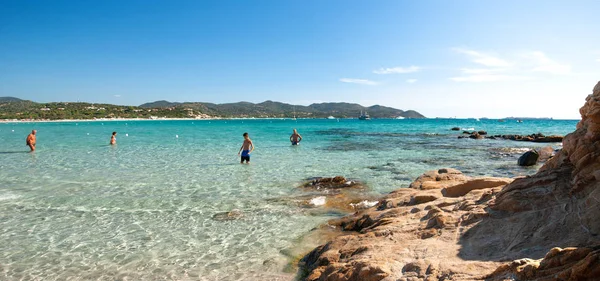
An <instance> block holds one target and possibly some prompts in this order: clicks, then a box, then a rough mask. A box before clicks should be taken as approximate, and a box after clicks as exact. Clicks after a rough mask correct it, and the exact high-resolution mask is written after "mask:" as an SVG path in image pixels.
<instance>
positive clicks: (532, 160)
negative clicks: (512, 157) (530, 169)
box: [517, 150, 540, 166]
mask: <svg viewBox="0 0 600 281" xmlns="http://www.w3.org/2000/svg"><path fill="white" fill-rule="evenodd" d="M539 158H540V154H539V153H538V152H537V151H535V150H530V151H527V152H525V153H523V155H521V157H519V160H518V161H517V164H519V166H533V165H535V164H537V161H538V159H539Z"/></svg>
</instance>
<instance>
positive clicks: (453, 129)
mask: <svg viewBox="0 0 600 281" xmlns="http://www.w3.org/2000/svg"><path fill="white" fill-rule="evenodd" d="M450 130H452V131H460V128H459V127H452V129H450Z"/></svg>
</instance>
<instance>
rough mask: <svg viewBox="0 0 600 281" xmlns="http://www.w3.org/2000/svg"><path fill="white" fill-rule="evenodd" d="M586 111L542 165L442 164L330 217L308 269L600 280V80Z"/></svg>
mask: <svg viewBox="0 0 600 281" xmlns="http://www.w3.org/2000/svg"><path fill="white" fill-rule="evenodd" d="M580 113H581V116H582V120H581V121H580V122H579V124H578V125H577V129H576V131H575V132H573V133H571V134H569V135H567V136H566V137H565V138H564V139H563V149H562V150H560V151H559V152H558V153H557V154H556V155H555V156H554V157H552V158H551V159H550V160H548V162H546V164H545V165H544V166H542V168H540V170H539V171H538V173H537V174H535V175H532V176H528V177H521V178H516V179H507V178H471V177H468V176H466V175H464V174H462V173H461V172H460V171H457V170H454V169H449V168H445V169H439V170H436V171H431V172H428V173H425V174H424V175H422V176H421V177H419V178H418V179H417V180H415V182H413V183H412V184H411V186H410V187H409V188H402V189H399V190H396V191H394V192H392V193H390V194H389V195H387V196H385V197H384V198H383V199H382V200H380V201H379V203H378V204H377V205H376V206H374V207H372V208H368V209H365V210H361V211H357V212H355V213H354V214H352V215H350V216H347V217H344V218H341V219H336V220H332V221H330V222H329V225H330V226H332V227H335V228H337V229H339V230H340V231H341V232H340V236H338V237H336V238H334V239H332V240H331V241H329V242H328V243H326V244H324V245H321V246H319V247H317V248H315V249H314V250H312V251H311V252H310V253H309V254H307V255H306V256H304V257H303V258H302V260H301V262H300V271H301V273H302V274H301V275H302V277H301V278H302V279H303V280H309V281H317V280H328V281H336V280H345V281H352V280H356V281H358V280H361V281H379V280H385V281H387V280H397V281H413V280H425V281H433V280H440V281H441V280H491V281H496V280H498V281H500V280H538V281H546V280H599V278H600V142H599V141H600V82H599V83H598V84H597V85H596V87H595V88H594V90H593V94H592V95H590V96H588V98H587V99H586V103H585V105H584V106H583V107H582V108H581V109H580ZM544 137H545V136H544ZM542 138H543V137H542ZM515 139H516V138H515Z"/></svg>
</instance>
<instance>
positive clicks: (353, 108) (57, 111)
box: [0, 97, 426, 120]
mask: <svg viewBox="0 0 600 281" xmlns="http://www.w3.org/2000/svg"><path fill="white" fill-rule="evenodd" d="M361 112H368V113H369V114H370V116H371V117H372V118H397V117H402V118H426V117H425V116H423V115H422V114H420V113H419V112H417V111H414V110H407V111H404V110H400V109H396V108H392V107H386V106H381V105H374V106H370V107H365V106H362V105H360V104H356V103H346V102H327V103H313V104H311V105H308V106H306V105H293V104H288V103H283V102H278V101H272V100H266V101H264V102H260V103H251V102H246V101H241V102H234V103H221V104H217V103H209V102H170V101H167V100H158V101H154V102H148V103H144V104H141V105H139V106H126V105H113V104H106V103H87V102H47V103H38V102H33V101H29V100H23V99H19V98H14V97H0V119H31V120H38V119H43V120H60V119H94V118H96V119H97V118H155V117H156V118H161V117H165V118H210V117H215V118H327V117H329V116H333V117H335V118H357V117H358V116H359V115H360V114H361Z"/></svg>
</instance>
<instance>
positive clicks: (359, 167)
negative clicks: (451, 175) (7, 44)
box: [0, 119, 576, 280]
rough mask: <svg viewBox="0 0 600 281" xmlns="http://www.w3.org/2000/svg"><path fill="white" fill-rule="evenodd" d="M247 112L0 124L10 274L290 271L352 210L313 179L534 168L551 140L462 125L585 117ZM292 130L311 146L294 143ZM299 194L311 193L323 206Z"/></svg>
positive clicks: (376, 186) (533, 128) (380, 181)
mask: <svg viewBox="0 0 600 281" xmlns="http://www.w3.org/2000/svg"><path fill="white" fill-rule="evenodd" d="M243 122H244V123H242V121H241V120H227V121H216V120H211V121H200V120H199V121H194V122H189V121H164V120H160V121H139V122H132V121H128V122H127V124H126V123H125V122H120V121H116V122H107V121H103V124H102V123H96V122H78V123H37V124H36V123H22V124H14V123H0V146H1V147H0V265H1V268H2V270H1V271H0V274H3V275H1V276H2V278H5V279H8V280H15V279H16V280H18V279H33V280H38V279H39V280H41V279H44V280H53V279H86V280H122V279H131V280H149V279H156V278H164V279H176V280H185V279H195V280H198V279H199V280H286V279H287V280H291V279H292V278H293V274H290V273H286V272H285V269H286V268H287V264H288V263H289V262H290V261H293V260H295V259H297V258H298V257H297V256H293V255H290V254H289V253H293V252H294V251H293V250H292V249H296V248H297V247H298V243H299V241H305V240H304V239H303V237H306V235H307V233H309V232H310V230H311V229H314V228H315V227H317V226H319V225H320V224H322V223H325V222H327V221H328V220H329V219H331V218H332V217H336V216H340V215H341V214H337V213H336V214H333V213H331V212H328V211H323V212H318V211H316V210H315V209H317V210H318V208H324V207H322V206H323V205H324V203H325V202H324V199H325V198H323V196H322V194H320V195H315V194H307V193H306V191H304V190H303V189H301V188H298V186H300V185H301V184H302V183H303V181H304V180H305V179H308V178H312V177H320V176H336V175H342V176H346V177H347V178H351V179H357V180H360V181H361V182H363V183H365V184H366V186H367V189H366V191H365V192H366V193H367V195H369V196H373V195H378V194H385V193H387V192H390V191H392V190H394V189H397V188H399V187H406V186H408V184H409V183H410V182H411V181H412V180H413V179H414V178H416V177H417V176H419V175H420V174H422V173H423V172H425V171H427V170H431V169H435V168H440V167H452V168H458V169H460V170H462V171H464V172H466V173H468V174H469V175H472V176H480V175H481V176H518V175H527V174H531V173H534V172H535V167H534V168H520V167H517V166H516V165H515V163H516V160H517V158H518V156H519V153H520V151H525V150H527V149H530V148H536V147H541V146H545V145H547V144H538V143H526V142H512V141H506V140H479V141H478V140H470V139H469V140H464V139H461V140H459V139H457V136H458V133H456V132H451V131H450V128H452V127H461V128H463V127H464V128H469V127H473V128H475V127H476V128H477V129H481V130H486V131H488V133H490V134H530V133H537V132H542V133H544V134H548V135H549V134H566V133H568V132H571V131H573V130H574V128H575V124H576V121H558V120H554V121H528V122H526V123H521V124H518V123H516V122H514V124H513V123H512V122H511V123H510V124H509V123H508V122H507V123H500V122H497V121H494V120H481V122H476V121H474V120H435V119H432V120H409V119H405V120H371V121H370V122H359V121H357V120H343V119H342V120H339V122H330V121H328V120H306V119H298V120H296V121H292V120H251V119H246V120H244V121H243ZM293 128H297V129H298V131H299V132H300V134H302V136H303V141H302V145H301V146H290V145H289V135H290V134H291V133H292V129H293ZM31 129H38V136H37V139H38V146H37V150H36V152H35V153H27V147H25V146H24V138H25V136H27V134H28V132H30V131H31ZM12 130H14V132H12ZM113 131H117V132H118V133H119V134H120V135H125V136H126V137H123V138H119V139H118V141H117V142H118V144H117V145H116V146H110V145H107V144H108V142H109V140H110V136H111V133H112V132H113ZM125 131H126V132H125ZM243 132H248V133H250V137H251V138H252V140H253V142H254V143H255V145H256V150H255V151H254V152H253V154H252V156H251V164H250V165H240V164H239V161H240V159H239V156H238V155H237V152H238V150H239V147H240V145H241V143H242V133H243ZM87 133H89V135H87ZM81 136H86V137H85V139H82V138H81ZM173 136H179V138H177V137H175V138H174V137H173ZM554 147H555V148H558V146H557V145H554ZM503 149H508V150H505V151H504V150H503ZM307 196H308V197H307ZM294 198H310V199H307V200H310V201H311V202H312V203H313V205H314V207H313V208H304V207H302V206H301V204H298V203H297V201H298V200H297V199H294ZM325 200H326V199H325ZM372 204H376V202H375V201H364V202H360V203H357V207H360V208H362V207H368V206H371V205H372ZM359 205H360V206H359ZM222 214H225V215H222ZM0 279H1V278H0Z"/></svg>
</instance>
